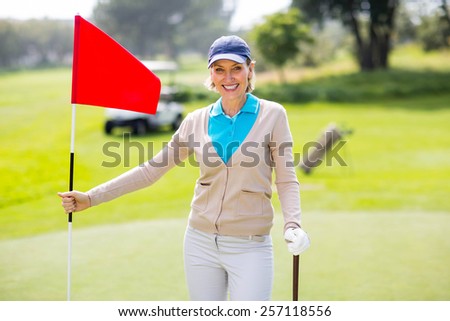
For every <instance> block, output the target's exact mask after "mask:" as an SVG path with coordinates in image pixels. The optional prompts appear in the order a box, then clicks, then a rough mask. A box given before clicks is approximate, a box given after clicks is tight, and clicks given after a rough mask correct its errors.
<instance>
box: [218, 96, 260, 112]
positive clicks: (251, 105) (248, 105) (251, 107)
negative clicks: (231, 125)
mask: <svg viewBox="0 0 450 321" xmlns="http://www.w3.org/2000/svg"><path fill="white" fill-rule="evenodd" d="M258 108H259V99H258V98H257V97H255V96H253V95H252V94H249V93H248V94H247V100H246V101H245V104H244V106H242V108H241V110H240V111H239V113H241V112H243V113H251V114H256V113H257V112H258ZM210 113H211V116H212V117H216V116H219V115H224V116H226V115H225V113H224V112H223V109H222V98H219V99H218V100H217V101H216V102H215V103H214V104H213V106H212V108H211V111H210ZM239 113H238V114H239Z"/></svg>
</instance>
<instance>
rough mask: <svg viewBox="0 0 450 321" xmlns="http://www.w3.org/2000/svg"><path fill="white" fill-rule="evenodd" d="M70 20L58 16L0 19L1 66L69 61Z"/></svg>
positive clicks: (70, 44)
mask: <svg viewBox="0 0 450 321" xmlns="http://www.w3.org/2000/svg"><path fill="white" fill-rule="evenodd" d="M72 37H73V24H72V22H71V21H59V20H49V19H42V20H36V19H32V20H24V21H21V20H0V67H2V68H14V67H19V66H20V67H35V66H46V65H60V64H63V63H65V62H67V61H71V59H70V58H71V56H72V46H73V39H72Z"/></svg>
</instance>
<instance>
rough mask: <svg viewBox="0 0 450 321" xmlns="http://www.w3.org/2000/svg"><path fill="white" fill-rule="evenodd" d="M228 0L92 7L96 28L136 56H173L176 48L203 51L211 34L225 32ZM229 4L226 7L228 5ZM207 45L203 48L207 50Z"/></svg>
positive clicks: (140, 0)
mask: <svg viewBox="0 0 450 321" xmlns="http://www.w3.org/2000/svg"><path fill="white" fill-rule="evenodd" d="M224 1H226V2H230V0H228V1H227V0H133V1H129V0H103V1H99V2H98V4H97V6H96V7H95V9H94V19H95V21H96V23H97V24H98V26H99V27H101V28H102V29H103V30H105V31H106V32H108V33H109V34H110V35H112V36H113V37H114V38H115V39H117V40H118V41H119V42H120V43H121V44H123V45H124V46H125V47H127V48H128V49H129V50H130V51H132V52H133V53H134V54H136V55H138V56H140V57H147V56H150V57H155V56H156V55H158V54H162V55H164V56H166V57H169V58H171V59H176V57H177V55H178V53H179V50H180V47H181V46H182V47H183V49H193V50H199V49H200V48H199V47H202V48H201V49H203V51H205V48H203V47H204V46H205V41H208V42H210V41H211V39H212V37H213V36H212V35H211V34H212V33H216V35H214V36H217V34H221V33H224V32H226V30H227V28H228V24H229V20H230V18H231V15H232V10H228V11H224V10H222V9H223V7H224ZM228 7H230V6H228ZM207 48H208V47H206V50H207Z"/></svg>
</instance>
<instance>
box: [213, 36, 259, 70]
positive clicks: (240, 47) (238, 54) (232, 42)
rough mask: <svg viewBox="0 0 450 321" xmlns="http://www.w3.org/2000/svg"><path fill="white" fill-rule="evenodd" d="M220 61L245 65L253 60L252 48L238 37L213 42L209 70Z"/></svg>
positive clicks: (228, 37) (221, 38) (224, 37)
mask: <svg viewBox="0 0 450 321" xmlns="http://www.w3.org/2000/svg"><path fill="white" fill-rule="evenodd" d="M220 59H227V60H233V61H236V62H237V63H240V64H242V63H244V62H245V61H246V60H247V59H251V55H250V48H249V46H248V45H247V43H246V42H245V41H244V40H243V39H241V38H240V37H238V36H223V37H220V38H219V39H217V40H216V41H214V42H213V44H212V45H211V47H210V48H209V54H208V68H209V67H211V65H212V64H213V63H214V62H216V61H217V60H220Z"/></svg>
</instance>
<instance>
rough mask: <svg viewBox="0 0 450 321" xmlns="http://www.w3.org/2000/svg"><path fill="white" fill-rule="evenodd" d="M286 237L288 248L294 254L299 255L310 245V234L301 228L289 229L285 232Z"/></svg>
mask: <svg viewBox="0 0 450 321" xmlns="http://www.w3.org/2000/svg"><path fill="white" fill-rule="evenodd" d="M284 239H285V240H286V241H287V242H288V245H287V246H288V250H289V252H291V253H292V254H293V255H299V254H300V253H302V252H303V251H305V250H306V249H307V248H308V247H309V245H310V241H309V237H308V234H306V232H305V231H303V230H302V229H301V228H290V229H287V230H286V232H284Z"/></svg>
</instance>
